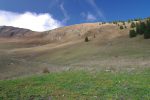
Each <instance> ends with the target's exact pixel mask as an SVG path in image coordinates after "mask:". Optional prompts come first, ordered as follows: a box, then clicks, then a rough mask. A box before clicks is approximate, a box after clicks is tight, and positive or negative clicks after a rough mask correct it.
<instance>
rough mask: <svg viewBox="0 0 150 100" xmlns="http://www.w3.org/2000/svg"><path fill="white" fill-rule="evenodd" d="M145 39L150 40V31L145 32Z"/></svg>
mask: <svg viewBox="0 0 150 100" xmlns="http://www.w3.org/2000/svg"><path fill="white" fill-rule="evenodd" d="M144 39H150V31H148V30H145V32H144Z"/></svg>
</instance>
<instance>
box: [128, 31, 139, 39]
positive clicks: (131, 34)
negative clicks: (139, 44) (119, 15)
mask: <svg viewBox="0 0 150 100" xmlns="http://www.w3.org/2000/svg"><path fill="white" fill-rule="evenodd" d="M136 36H137V33H136V32H135V30H130V33H129V37H130V38H133V37H136Z"/></svg>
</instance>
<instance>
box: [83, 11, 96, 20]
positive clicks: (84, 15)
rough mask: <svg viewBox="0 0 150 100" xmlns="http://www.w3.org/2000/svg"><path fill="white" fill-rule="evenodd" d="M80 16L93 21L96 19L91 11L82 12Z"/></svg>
mask: <svg viewBox="0 0 150 100" xmlns="http://www.w3.org/2000/svg"><path fill="white" fill-rule="evenodd" d="M81 16H82V17H84V18H85V19H86V20H87V21H95V20H97V18H96V16H94V15H93V14H92V13H90V12H88V13H87V14H86V13H84V12H82V13H81Z"/></svg>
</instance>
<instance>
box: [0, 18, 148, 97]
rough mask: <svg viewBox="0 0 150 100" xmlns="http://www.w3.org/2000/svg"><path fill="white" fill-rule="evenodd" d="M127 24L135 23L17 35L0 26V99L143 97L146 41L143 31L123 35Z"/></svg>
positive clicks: (75, 27)
mask: <svg viewBox="0 0 150 100" xmlns="http://www.w3.org/2000/svg"><path fill="white" fill-rule="evenodd" d="M132 22H137V21H131V22H121V21H120V22H113V23H86V24H78V25H73V26H67V27H62V28H58V29H54V30H50V31H46V32H40V33H39V32H32V31H30V30H27V31H25V30H24V29H23V32H21V30H20V29H17V30H19V33H20V35H17V34H19V33H18V31H14V30H15V28H12V27H11V29H9V28H10V27H4V28H3V31H0V32H2V33H0V34H1V37H0V79H1V81H0V99H2V100H16V99H18V100H45V99H47V100H48V98H49V99H50V98H52V100H55V99H56V100H60V99H61V100H77V99H79V100H97V99H98V100H99V99H102V100H107V99H108V100H109V99H112V100H114V99H115V100H118V99H119V100H149V99H150V84H149V82H150V80H149V77H150V74H149V73H150V46H149V44H150V40H149V39H144V38H143V35H137V36H136V37H134V38H129V36H130V34H129V32H130V30H136V26H135V27H131V26H132ZM135 25H136V23H135ZM12 30H13V31H12ZM6 31H7V32H8V33H9V34H8V35H7V36H5V35H4V34H5V32H6ZM12 32H13V35H11V34H12Z"/></svg>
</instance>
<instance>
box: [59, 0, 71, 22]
mask: <svg viewBox="0 0 150 100" xmlns="http://www.w3.org/2000/svg"><path fill="white" fill-rule="evenodd" d="M60 10H61V11H62V13H63V15H64V17H65V18H64V19H63V21H62V23H63V24H66V22H67V21H68V20H69V19H70V17H69V15H68V13H67V11H66V9H65V8H64V4H63V3H62V4H60Z"/></svg>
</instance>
